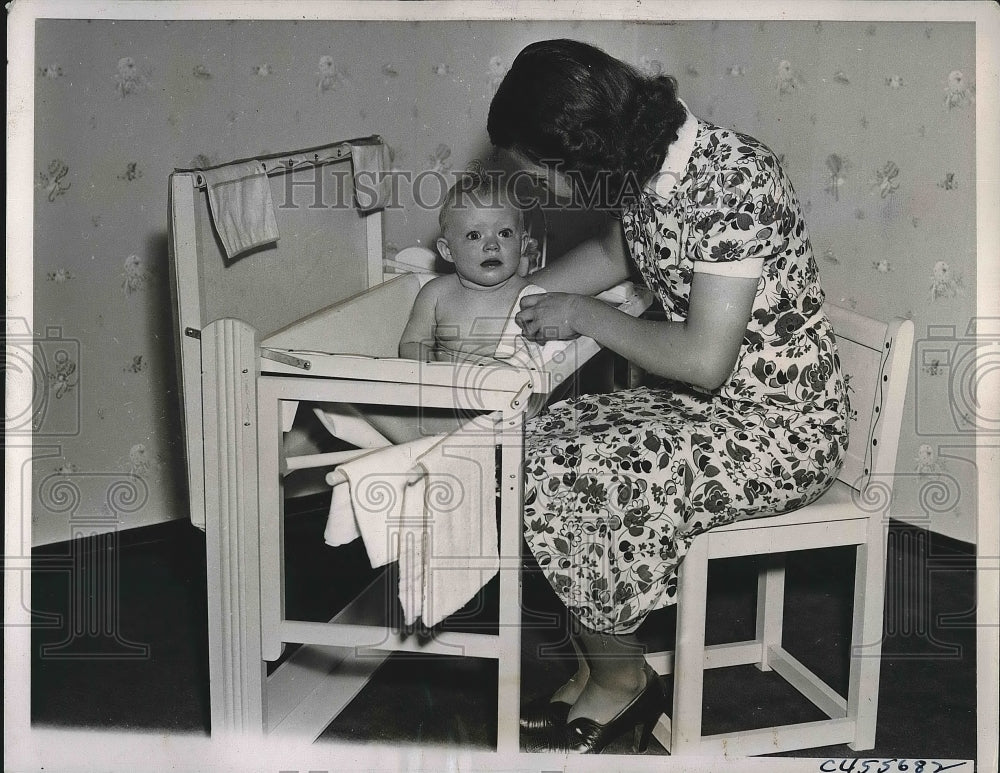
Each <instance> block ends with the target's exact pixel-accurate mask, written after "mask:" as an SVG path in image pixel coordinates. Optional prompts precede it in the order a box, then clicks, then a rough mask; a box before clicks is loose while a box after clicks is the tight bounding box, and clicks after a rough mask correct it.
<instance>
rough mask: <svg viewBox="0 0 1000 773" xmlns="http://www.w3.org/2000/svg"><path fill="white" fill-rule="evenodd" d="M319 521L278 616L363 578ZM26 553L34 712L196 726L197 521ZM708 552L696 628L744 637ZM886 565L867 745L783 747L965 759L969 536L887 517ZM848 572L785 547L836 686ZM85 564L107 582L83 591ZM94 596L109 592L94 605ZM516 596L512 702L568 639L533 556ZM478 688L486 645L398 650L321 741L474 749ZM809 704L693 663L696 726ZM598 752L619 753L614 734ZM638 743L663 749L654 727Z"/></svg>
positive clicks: (833, 559) (751, 592) (747, 582)
mask: <svg viewBox="0 0 1000 773" xmlns="http://www.w3.org/2000/svg"><path fill="white" fill-rule="evenodd" d="M323 520H324V519H323V515H322V513H319V514H313V515H310V514H306V515H299V516H296V517H294V518H291V519H290V520H289V526H288V528H287V530H286V531H287V534H286V549H287V550H289V551H290V552H293V553H294V555H295V560H294V561H290V562H288V572H289V576H288V588H289V591H288V598H287V612H288V615H289V617H298V618H301V619H315V620H321V619H329V617H330V615H331V614H332V612H334V611H336V609H337V608H338V607H339V605H341V604H343V603H344V602H346V601H347V600H349V599H350V598H352V597H353V595H354V594H355V593H356V592H357V591H358V590H359V589H360V588H361V587H363V585H365V584H367V582H368V581H369V580H370V579H371V578H372V576H373V572H372V570H371V569H370V568H369V567H368V563H367V560H366V558H365V555H364V552H363V549H362V548H361V546H360V544H359V543H355V544H353V545H350V546H347V547H345V548H338V549H334V548H329V547H326V546H325V545H324V544H323V542H322V537H321V534H322V529H323ZM334 557H336V560H334ZM34 561H35V570H34V573H33V579H32V609H33V610H35V622H36V627H35V628H34V630H33V636H32V650H33V652H32V655H33V658H32V673H31V720H32V723H33V724H34V725H36V726H62V727H70V726H72V727H104V728H116V729H133V730H140V729H142V730H154V729H155V730H175V731H205V732H207V731H208V729H209V708H208V675H207V672H208V660H207V639H206V625H205V620H206V612H205V603H204V599H205V567H204V537H203V535H202V534H201V533H200V532H199V531H197V530H196V529H194V528H193V527H191V526H189V525H188V524H186V523H183V522H174V523H170V524H164V525H161V526H156V527H150V528H147V529H139V530H135V531H133V532H123V533H122V534H120V535H118V536H115V537H111V536H109V537H105V538H100V539H95V540H92V541H91V544H84V543H75V544H72V545H71V544H69V543H64V544H61V545H55V546H51V547H48V548H43V549H39V550H37V551H36V553H35V556H34ZM716 566H717V569H716V570H714V572H713V573H712V574H711V575H710V578H709V584H710V588H709V595H710V599H711V604H710V609H709V614H710V619H709V623H708V641H709V643H713V642H721V641H726V640H735V639H738V638H752V636H753V624H754V612H753V603H754V598H755V593H756V583H755V580H754V576H753V565H752V563H751V562H749V561H746V560H743V559H733V560H730V561H726V562H719V563H717V564H716ZM888 569H889V573H888V582H887V606H886V636H885V640H884V642H883V658H882V680H881V682H882V683H881V691H880V698H879V719H878V735H877V745H876V747H875V749H874V750H873V751H866V752H864V753H862V754H856V753H854V752H852V751H851V750H850V749H849V748H848V747H847V746H835V747H828V748H823V749H815V750H810V751H809V752H808V753H804V752H795V753H791V754H790V755H788V756H811V757H816V756H831V757H856V756H864V757H909V758H911V759H912V758H914V757H925V758H927V757H931V758H937V759H972V758H974V756H975V750H976V721H975V696H976V677H975V628H974V610H975V604H976V597H975V576H974V571H973V557H972V556H971V555H970V554H969V552H968V546H965V545H962V544H956V543H954V542H952V541H949V540H947V539H945V538H940V537H937V536H936V535H933V534H930V533H928V532H925V531H922V530H919V529H914V528H911V527H903V526H900V525H898V524H895V525H893V527H892V528H891V529H890V536H889V564H888ZM853 576H854V570H853V557H852V552H851V551H849V550H846V551H845V550H841V549H832V550H828V551H822V552H820V553H818V554H817V553H812V554H810V555H809V557H808V558H805V557H804V556H800V555H792V556H790V558H789V568H788V584H789V587H788V590H787V592H786V637H785V641H784V645H785V647H786V648H787V649H788V650H789V651H790V652H792V654H794V655H795V656H796V657H797V658H799V659H800V660H801V661H802V662H803V663H805V664H806V665H807V666H809V667H811V668H813V669H814V670H815V671H816V672H817V673H818V674H819V675H821V676H823V677H824V678H825V679H827V680H828V681H829V683H830V684H831V686H833V687H834V688H836V689H838V690H839V691H843V688H844V685H845V683H846V665H847V661H846V657H847V646H848V640H847V632H848V627H849V624H850V616H851V602H850V592H849V589H850V584H851V582H853ZM101 577H103V578H105V579H104V580H103V583H104V587H107V588H109V589H110V590H111V591H112V592H111V593H104V592H101V593H100V594H96V593H94V594H93V596H92V595H91V594H92V593H93V591H94V589H98V588H100V587H101V583H102V581H101V580H100V579H99V578H101ZM98 595H99V596H100V597H103V598H111V599H117V601H116V602H115V603H112V604H109V605H105V606H107V608H95V607H94V603H93V598H95V597H98ZM523 598H524V607H525V625H524V628H523V634H522V647H523V653H524V657H523V666H522V668H523V673H522V682H521V683H522V699H523V700H528V699H530V698H532V697H534V696H536V695H541V694H547V693H548V692H550V691H551V690H553V689H554V688H555V687H556V686H557V685H558V684H560V682H561V681H562V680H564V679H565V678H566V677H567V676H568V675H569V674H570V673H571V671H572V665H571V659H572V658H571V655H572V649H571V648H570V647H569V646H568V644H566V643H563V644H560V631H561V630H562V629H561V625H562V623H561V620H560V618H561V607H560V604H559V603H558V601H557V600H556V598H555V597H554V595H553V594H552V592H551V590H550V589H549V587H548V585H547V584H546V582H545V580H544V579H543V578H542V577H541V576H540V575H539V574H538V573H537V568H534V569H529V570H528V571H526V572H525V574H524V593H523ZM74 610H79V612H76V611H74ZM495 610H496V582H495V581H494V583H492V584H491V585H490V586H488V587H487V589H486V591H485V592H484V593H483V594H481V597H480V598H479V599H478V600H476V601H474V602H473V603H472V604H471V605H470V608H469V609H467V610H466V611H464V612H463V613H460V614H459V615H457V616H455V618H452V619H451V621H450V622H449V624H450V625H451V626H452V627H455V628H467V629H468V628H472V629H475V630H479V631H482V630H489V629H490V628H491V626H492V627H493V629H494V630H495V626H494V624H493V623H492V622H491V621H495V619H496V617H495ZM674 619H675V618H674V612H673V610H672V609H669V610H663V611H661V612H657V613H654V614H653V615H651V616H650V617H649V618H648V619H647V621H646V623H645V624H644V626H643V628H642V629H641V630H640V637H641V638H642V639H644V640H645V641H647V642H649V643H650V644H651V645H654V646H655V645H656V644H657V642H658V641H659V642H661V643H662V642H667V641H669V639H670V638H672V636H673V627H674ZM72 620H75V621H77V623H76V624H75V625H70V623H69V622H68V621H72ZM658 648H663V647H662V646H660V647H658ZM414 661H419V667H415V664H414ZM666 681H667V686H668V689H669V677H667V678H666ZM495 703H496V663H495V661H488V660H474V659H471V658H470V659H461V658H448V657H439V656H427V655H408V654H403V653H397V654H394V655H393V656H391V657H390V658H389V659H388V660H387V661H386V663H385V664H384V665H383V666H382V667H381V669H380V670H379V671H378V672H377V673H376V675H375V677H374V679H373V680H372V681H371V682H370V683H369V685H368V686H367V687H366V688H365V690H363V691H362V692H361V694H360V695H358V697H357V698H356V699H355V700H354V701H353V703H351V705H349V706H348V707H347V709H346V710H345V711H344V712H343V713H342V714H341V716H340V717H338V718H337V719H336V720H335V721H334V722H333V723H331V725H330V726H329V727H328V728H327V730H326V731H325V732H324V733H323V735H322V736H321V739H320V740H321V741H323V740H330V741H334V740H338V739H354V740H361V739H364V740H368V741H371V742H378V741H385V742H387V743H414V742H427V743H434V744H441V743H452V744H461V745H463V746H469V747H476V748H489V747H492V746H493V744H494V743H495V740H496V727H495V723H496V709H495ZM819 718H822V716H821V715H820V714H819V713H818V710H817V709H815V708H814V707H813V706H812V705H811V704H810V703H809V702H808V701H806V700H805V699H804V698H801V697H800V696H798V694H797V693H796V692H795V691H794V690H792V689H791V688H789V687H788V685H787V684H785V683H784V681H783V680H782V679H781V678H780V677H778V676H776V675H775V674H773V673H769V674H765V673H761V672H759V671H757V670H756V669H755V668H753V667H752V666H741V667H736V668H729V669H719V670H715V671H711V672H709V673H708V674H707V676H706V679H705V714H704V725H705V731H706V732H708V733H714V732H724V731H726V730H731V729H749V728H753V727H763V726H767V725H770V724H775V723H778V722H800V721H808V720H811V719H819ZM609 751H611V752H621V753H627V752H629V751H630V749H629V745H628V741H625V740H622V741H620V742H618V743H617V744H615V745H613V746H612V747H611V748H610V749H609ZM648 753H649V754H663V753H664V752H663V749H662V748H661V747H659V745H658V744H656V742H655V741H653V742H652V744H651V747H650V749H649V752H648Z"/></svg>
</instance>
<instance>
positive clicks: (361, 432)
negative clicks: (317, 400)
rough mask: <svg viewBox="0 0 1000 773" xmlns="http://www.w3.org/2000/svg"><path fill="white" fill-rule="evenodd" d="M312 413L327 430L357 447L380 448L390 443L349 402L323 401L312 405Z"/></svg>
mask: <svg viewBox="0 0 1000 773" xmlns="http://www.w3.org/2000/svg"><path fill="white" fill-rule="evenodd" d="M313 413H314V414H315V415H316V418H317V419H319V421H320V424H322V425H323V427H324V428H325V429H326V431H327V432H329V433H330V434H331V435H333V436H334V437H336V438H340V439H341V440H343V441H344V442H345V443H350V444H351V445H353V446H357V447H358V448H382V447H383V446H388V445H391V444H392V441H391V440H389V438H387V437H386V436H385V435H383V434H382V433H381V432H379V431H378V430H377V429H375V427H373V426H372V424H371V422H370V421H368V419H366V418H365V415H364V414H363V413H362V412H361V411H359V410H358V409H357V408H355V407H354V406H353V405H350V404H349V403H323V404H322V405H318V406H316V407H314V408H313Z"/></svg>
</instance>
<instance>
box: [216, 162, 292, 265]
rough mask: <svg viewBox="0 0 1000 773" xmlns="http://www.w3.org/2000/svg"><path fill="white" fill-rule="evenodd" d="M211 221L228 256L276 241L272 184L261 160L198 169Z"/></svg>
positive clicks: (276, 227) (276, 225) (232, 256)
mask: <svg viewBox="0 0 1000 773" xmlns="http://www.w3.org/2000/svg"><path fill="white" fill-rule="evenodd" d="M201 174H202V175H204V177H205V187H206V188H207V189H208V206H209V209H210V211H211V213H212V222H213V223H214V224H215V230H216V232H217V233H218V234H219V239H221V241H222V247H223V249H224V250H225V252H226V257H227V258H234V257H236V256H237V255H240V254H241V253H244V252H246V251H247V250H251V249H253V248H254V247H259V246H261V245H263V244H270V243H271V242H276V241H277V240H278V222H277V221H276V220H275V217H274V202H273V201H272V199H271V184H270V183H269V182H268V181H267V174H266V173H265V171H264V165H263V164H261V162H260V161H244V162H242V163H238V164H229V165H228V166H223V167H219V168H218V169H206V170H204V171H202V172H201Z"/></svg>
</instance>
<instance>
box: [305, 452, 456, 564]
mask: <svg viewBox="0 0 1000 773" xmlns="http://www.w3.org/2000/svg"><path fill="white" fill-rule="evenodd" d="M440 440H441V438H440V437H438V436H436V435H431V436H430V437H423V438H419V439H418V440H414V441H411V442H409V443H401V444H400V445H397V446H386V447H385V448H380V449H376V450H373V451H372V452H371V453H369V454H365V455H364V456H361V457H358V458H357V459H353V460H351V461H350V462H345V463H344V464H341V465H340V466H339V467H337V469H338V470H340V472H342V473H343V474H344V476H345V477H346V478H347V482H346V483H342V484H340V485H339V486H334V487H333V499H332V500H331V503H330V515H329V517H328V518H327V522H326V530H325V531H324V533H323V539H324V541H325V542H326V543H327V544H328V545H343V544H345V543H347V542H351V541H352V540H355V539H357V538H358V537H359V536H360V537H361V538H362V540H364V543H365V551H366V552H367V553H368V560H369V561H370V562H371V565H372V567H378V566H384V565H385V564H387V563H389V562H390V561H395V560H396V558H397V556H398V547H397V546H396V545H395V544H394V543H395V538H394V537H393V535H391V534H390V531H389V524H390V522H397V523H398V522H399V521H400V520H401V518H400V514H401V512H402V509H403V494H404V490H405V488H406V481H407V479H408V475H409V473H410V471H411V470H412V469H413V467H414V465H415V464H416V463H417V458H418V457H419V456H421V454H423V453H424V452H425V451H427V450H429V449H430V448H431V447H432V446H433V445H435V444H436V443H438V442H439V441H440ZM345 489H346V491H345Z"/></svg>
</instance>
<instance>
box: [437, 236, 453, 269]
mask: <svg viewBox="0 0 1000 773" xmlns="http://www.w3.org/2000/svg"><path fill="white" fill-rule="evenodd" d="M436 244H437V248H438V253H439V254H440V255H441V257H442V258H444V259H445V260H447V261H448V262H449V263H454V262H455V260H454V258H452V257H451V247H449V246H448V240H447V239H445V238H444V237H443V236H440V237H438V240H437V243H436Z"/></svg>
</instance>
